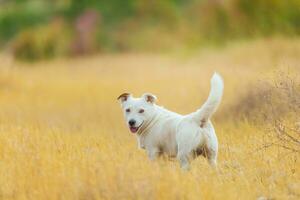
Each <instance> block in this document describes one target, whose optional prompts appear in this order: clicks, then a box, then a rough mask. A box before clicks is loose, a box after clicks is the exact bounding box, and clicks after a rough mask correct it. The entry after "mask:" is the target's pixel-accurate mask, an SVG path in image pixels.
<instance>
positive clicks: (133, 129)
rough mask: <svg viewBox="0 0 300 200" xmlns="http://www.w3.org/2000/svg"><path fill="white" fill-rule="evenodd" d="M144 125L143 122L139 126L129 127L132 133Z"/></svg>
mask: <svg viewBox="0 0 300 200" xmlns="http://www.w3.org/2000/svg"><path fill="white" fill-rule="evenodd" d="M142 125H143V123H142V124H141V125H140V126H139V127H134V126H131V127H129V129H130V131H131V133H136V132H137V131H138V130H139V128H140V127H141V126H142Z"/></svg>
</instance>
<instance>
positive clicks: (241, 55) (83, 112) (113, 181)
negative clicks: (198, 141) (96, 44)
mask: <svg viewBox="0 0 300 200" xmlns="http://www.w3.org/2000/svg"><path fill="white" fill-rule="evenodd" d="M0 66H1V71H0V72H1V73H0V198H1V199H257V198H265V199H299V198H300V175H299V170H300V164H299V154H297V153H290V152H286V151H285V150H284V149H280V148H278V147H270V148H262V149H261V148H260V147H261V145H263V143H264V140H265V139H266V138H265V137H264V134H265V127H264V125H263V123H262V124H255V123H252V122H251V121H249V120H248V119H247V118H237V117H235V116H233V114H231V110H230V109H234V108H235V106H234V105H235V104H237V103H239V102H240V101H241V99H242V97H243V96H245V95H246V94H247V91H249V90H250V89H253V87H254V85H256V84H257V83H258V82H259V81H261V80H265V79H272V77H273V74H274V72H275V71H276V70H278V69H279V70H286V71H289V72H290V73H292V74H298V75H299V72H300V71H299V69H300V41H299V40H296V39H294V40H292V39H291V40H287V39H280V38H279V39H278V38H277V39H268V40H265V41H263V40H258V41H254V42H235V43H234V44H232V45H230V46H228V47H224V48H222V49H218V50H216V49H214V48H209V49H206V50H202V51H200V52H197V53H195V52H193V53H191V52H180V53H172V54H166V55H155V54H135V53H131V54H117V55H101V56H97V55H95V56H90V57H86V58H75V59H58V60H54V61H43V62H37V63H27V64H24V63H18V62H13V61H12V60H11V59H10V58H9V57H7V56H6V55H2V56H1V64H0ZM214 71H218V72H219V73H220V74H221V75H222V76H223V78H224V82H225V93H224V98H223V101H222V104H221V106H220V108H219V109H218V111H217V113H216V114H215V115H214V117H213V119H212V120H213V123H214V124H215V128H216V132H217V135H218V138H219V143H220V150H219V158H218V170H217V171H214V170H212V169H211V168H210V166H209V165H208V163H207V161H206V160H205V159H203V158H198V159H196V160H195V161H193V162H192V167H191V170H190V171H188V172H185V171H182V170H181V169H180V168H179V165H178V163H177V162H176V160H168V159H167V158H161V159H158V160H156V161H154V162H151V161H149V160H148V158H147V156H146V153H145V152H144V151H143V150H139V149H138V148H137V143H136V139H135V136H134V135H133V134H131V133H130V132H129V131H128V129H127V128H126V125H125V122H124V121H123V117H122V112H121V109H120V105H119V103H118V101H117V100H116V97H117V96H118V95H119V94H120V93H122V92H131V93H133V95H135V96H139V95H141V94H142V93H144V92H151V93H154V94H156V95H157V96H158V104H160V105H163V106H164V107H166V108H169V109H171V110H173V111H176V112H179V113H182V114H186V113H189V112H192V111H194V110H195V109H197V108H199V107H200V106H201V104H202V103H203V102H204V101H205V99H206V97H207V95H208V92H209V79H210V77H211V75H212V74H213V72H214ZM258 89H259V88H258ZM229 108H230V109H229ZM232 113H233V112H232ZM235 113H236V112H235Z"/></svg>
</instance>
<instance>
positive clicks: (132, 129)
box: [130, 127, 138, 133]
mask: <svg viewBox="0 0 300 200" xmlns="http://www.w3.org/2000/svg"><path fill="white" fill-rule="evenodd" d="M130 131H131V132H132V133H136V132H137V131H138V128H136V127H130Z"/></svg>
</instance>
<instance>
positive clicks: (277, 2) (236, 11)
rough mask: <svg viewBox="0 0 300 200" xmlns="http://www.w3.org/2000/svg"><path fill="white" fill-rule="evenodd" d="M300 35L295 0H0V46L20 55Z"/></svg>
mask: <svg viewBox="0 0 300 200" xmlns="http://www.w3.org/2000/svg"><path fill="white" fill-rule="evenodd" d="M299 33H300V1H299V0H156V1H155V0H0V46H1V47H2V48H8V49H10V50H11V52H12V53H13V54H14V55H15V57H16V58H19V59H25V60H36V59H45V58H52V57H56V56H73V55H82V54H90V53H94V52H113V51H144V50H150V51H156V50H159V51H163V50H168V49H171V48H178V47H184V48H195V47H199V46H200V45H205V44H211V43H214V44H219V43H223V42H226V41H228V40H232V39H239V38H252V37H261V36H270V35H274V34H282V35H289V36H297V35H299Z"/></svg>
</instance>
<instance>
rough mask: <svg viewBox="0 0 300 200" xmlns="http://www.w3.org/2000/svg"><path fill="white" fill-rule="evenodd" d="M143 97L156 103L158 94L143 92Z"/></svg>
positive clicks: (149, 101)
mask: <svg viewBox="0 0 300 200" xmlns="http://www.w3.org/2000/svg"><path fill="white" fill-rule="evenodd" d="M142 97H143V98H144V99H145V101H146V102H148V103H152V104H153V103H155V102H156V100H157V98H156V96H155V95H153V94H151V93H145V94H143V96H142Z"/></svg>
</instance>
